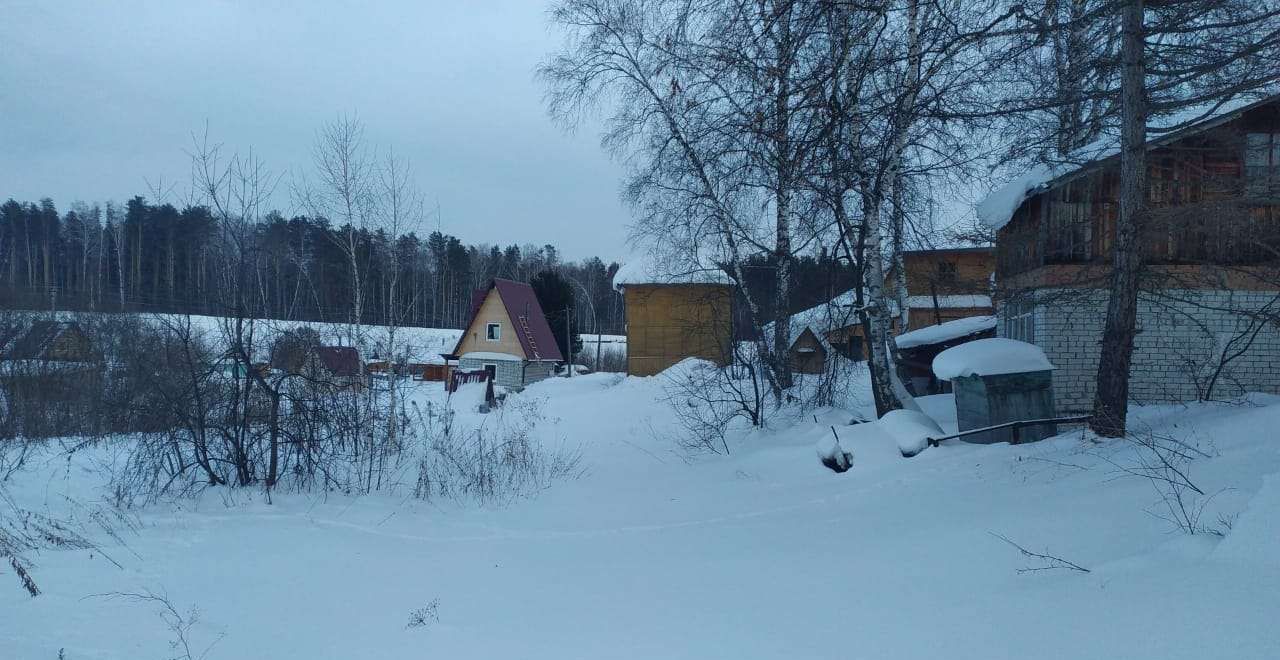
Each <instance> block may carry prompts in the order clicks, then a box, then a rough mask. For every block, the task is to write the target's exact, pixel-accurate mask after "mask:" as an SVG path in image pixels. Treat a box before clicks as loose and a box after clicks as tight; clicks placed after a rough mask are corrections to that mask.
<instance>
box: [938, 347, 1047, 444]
mask: <svg viewBox="0 0 1280 660" xmlns="http://www.w3.org/2000/svg"><path fill="white" fill-rule="evenodd" d="M1053 368H1054V367H1053V364H1052V363H1050V362H1049V359H1048V358H1046V357H1045V355H1044V351H1042V350H1040V348H1039V347H1037V346H1036V345H1034V344H1028V343H1026V342H1021V341H1017V340H1014V339H1004V338H999V337H994V338H990V339H979V340H977V341H971V342H968V343H965V344H961V345H959V346H955V347H952V348H948V349H947V350H945V351H943V352H941V353H939V354H938V357H936V358H934V360H933V372H934V375H936V376H937V377H938V378H939V379H941V380H948V381H951V388H952V392H954V393H955V405H956V425H957V428H959V430H960V431H970V430H973V429H981V428H987V427H989V426H996V425H999V424H1004V423H1007V422H1018V421H1028V420H1037V419H1051V418H1053V417H1054V416H1055V412H1054V402H1053V379H1052V374H1053ZM1057 432H1058V431H1057V427H1056V426H1055V425H1053V424H1040V425H1035V426H1027V427H1024V428H1018V429H1015V428H1002V429H994V430H991V431H987V432H983V433H975V434H972V435H967V436H965V438H964V439H965V440H966V441H968V442H979V443H993V442H1010V443H1015V442H1028V441H1033V440H1042V439H1044V438H1047V437H1050V436H1052V435H1056V434H1057Z"/></svg>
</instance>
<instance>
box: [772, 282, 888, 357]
mask: <svg viewBox="0 0 1280 660" xmlns="http://www.w3.org/2000/svg"><path fill="white" fill-rule="evenodd" d="M890 304H892V302H891V303H890ZM857 322H858V308H857V290H856V289H849V290H848V291H845V292H844V293H842V294H840V295H838V296H836V297H835V298H832V299H831V300H829V301H827V302H824V303H821V304H818V305H814V306H813V307H810V308H809V309H806V310H804V311H800V312H796V313H795V314H792V315H791V334H790V337H791V340H792V342H794V341H795V340H796V339H797V338H799V337H800V334H801V333H803V332H804V331H805V329H806V328H808V329H809V330H811V331H813V334H814V335H815V336H817V337H818V339H819V340H820V341H823V344H824V347H826V348H827V349H828V350H830V347H829V346H826V341H825V337H824V335H826V333H828V332H831V331H832V330H837V329H839V328H843V327H845V326H848V325H853V324H854V323H857ZM764 333H765V336H769V335H772V334H773V324H772V323H769V324H767V325H765V327H764Z"/></svg>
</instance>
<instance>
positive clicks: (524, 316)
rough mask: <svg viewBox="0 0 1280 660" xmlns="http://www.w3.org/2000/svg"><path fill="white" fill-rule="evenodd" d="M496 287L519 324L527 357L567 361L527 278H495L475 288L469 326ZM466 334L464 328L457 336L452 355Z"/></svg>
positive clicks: (518, 329)
mask: <svg viewBox="0 0 1280 660" xmlns="http://www.w3.org/2000/svg"><path fill="white" fill-rule="evenodd" d="M494 288H497V289H498V297H499V299H501V300H502V305H503V307H505V308H506V310H507V316H508V317H509V318H510V319H511V322H512V323H513V324H515V326H516V327H515V328H514V329H515V333H516V337H517V338H518V339H519V340H520V348H522V349H524V355H525V359H528V360H556V361H564V356H563V355H562V354H561V353H560V347H559V346H557V345H556V337H555V335H554V334H552V332H551V326H550V325H548V324H547V317H546V315H545V314H543V312H542V305H539V304H538V296H537V295H536V294H534V292H533V287H531V286H529V285H528V284H525V283H524V282H515V281H512V280H501V279H495V280H491V281H490V282H489V285H488V286H486V287H485V288H483V289H478V290H476V291H475V293H473V294H472V296H471V318H470V319H468V320H467V330H470V329H471V324H472V323H475V320H476V314H477V313H479V312H480V305H481V304H482V303H483V302H484V299H485V297H486V296H488V295H489V292H490V291H492V290H493V289H494ZM526 330H527V332H526ZM466 336H467V335H466V333H465V332H464V333H463V334H462V337H459V338H458V343H457V344H455V345H454V347H453V353H452V354H453V355H457V353H458V348H459V347H460V346H462V342H463V340H464V339H466Z"/></svg>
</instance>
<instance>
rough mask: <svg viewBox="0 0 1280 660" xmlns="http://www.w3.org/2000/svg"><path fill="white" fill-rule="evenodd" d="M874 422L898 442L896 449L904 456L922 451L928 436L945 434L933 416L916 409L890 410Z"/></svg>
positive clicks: (935, 436)
mask: <svg viewBox="0 0 1280 660" xmlns="http://www.w3.org/2000/svg"><path fill="white" fill-rule="evenodd" d="M876 424H877V425H878V426H879V427H880V429H881V430H882V431H884V432H885V433H887V434H888V435H889V437H891V438H893V440H894V441H895V442H897V443H898V450H899V451H901V452H902V455H903V456H906V457H911V456H915V455H916V454H919V453H920V452H922V451H924V450H925V448H926V447H928V446H929V438H938V437H941V436H943V435H945V433H943V431H942V427H940V426H938V423H937V422H935V421H933V418H931V417H929V416H928V415H926V414H924V413H922V412H920V411H918V410H890V411H889V412H887V413H885V414H884V416H883V417H881V418H880V421H878V422H876Z"/></svg>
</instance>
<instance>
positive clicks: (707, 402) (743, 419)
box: [659, 358, 765, 454]
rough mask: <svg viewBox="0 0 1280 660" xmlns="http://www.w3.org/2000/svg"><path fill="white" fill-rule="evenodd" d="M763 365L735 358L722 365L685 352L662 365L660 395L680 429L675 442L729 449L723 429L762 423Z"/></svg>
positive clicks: (698, 448) (701, 449)
mask: <svg viewBox="0 0 1280 660" xmlns="http://www.w3.org/2000/svg"><path fill="white" fill-rule="evenodd" d="M763 369H764V367H763V366H761V365H758V364H754V363H750V362H738V363H735V364H734V365H733V366H732V367H726V368H722V367H720V366H719V365H716V364H715V363H713V362H709V361H707V360H701V359H697V358H687V359H684V360H681V361H680V362H677V363H676V364H674V365H672V366H671V367H670V368H668V369H667V370H666V371H663V372H662V373H661V374H660V375H659V378H661V379H662V387H663V392H664V394H665V396H664V401H665V402H666V403H667V404H669V405H670V406H671V412H672V415H673V416H674V418H675V420H676V422H677V424H678V425H679V427H680V428H681V430H682V431H683V433H681V434H680V435H679V436H678V437H677V442H678V443H679V444H680V446H681V448H682V449H684V450H685V451H686V452H688V453H689V454H700V453H714V454H720V453H724V454H728V453H729V442H728V440H727V435H726V434H727V433H729V432H730V431H732V430H733V429H734V428H738V427H740V426H741V425H742V424H743V423H748V424H750V425H751V426H761V425H762V424H763V423H764V412H765V388H764V385H763V383H762V382H761V374H762V373H763Z"/></svg>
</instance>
